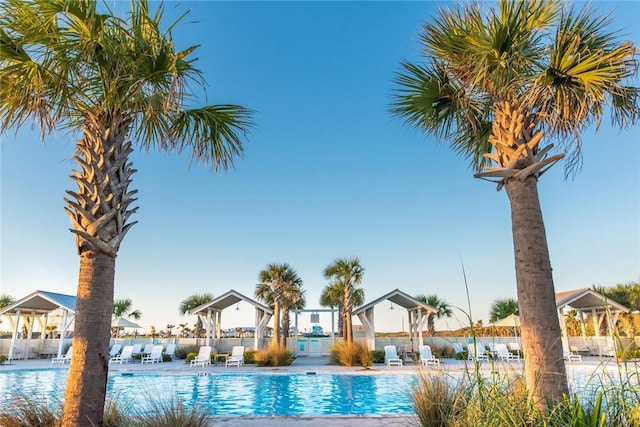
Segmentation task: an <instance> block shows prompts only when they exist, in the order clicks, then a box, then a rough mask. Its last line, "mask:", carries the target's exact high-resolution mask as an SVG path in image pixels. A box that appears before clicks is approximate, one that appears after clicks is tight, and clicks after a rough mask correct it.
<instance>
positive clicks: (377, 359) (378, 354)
mask: <svg viewBox="0 0 640 427" xmlns="http://www.w3.org/2000/svg"><path fill="white" fill-rule="evenodd" d="M369 354H370V359H371V361H372V362H373V363H384V350H372V351H370V352H369Z"/></svg>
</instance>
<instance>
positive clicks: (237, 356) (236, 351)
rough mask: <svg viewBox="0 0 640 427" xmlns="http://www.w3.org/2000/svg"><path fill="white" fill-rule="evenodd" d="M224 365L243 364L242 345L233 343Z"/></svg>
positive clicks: (238, 365)
mask: <svg viewBox="0 0 640 427" xmlns="http://www.w3.org/2000/svg"><path fill="white" fill-rule="evenodd" d="M224 365H225V366H237V367H240V366H242V365H244V346H241V345H235V346H233V348H232V349H231V356H229V357H227V361H226V362H225V364H224Z"/></svg>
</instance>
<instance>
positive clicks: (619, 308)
mask: <svg viewBox="0 0 640 427" xmlns="http://www.w3.org/2000/svg"><path fill="white" fill-rule="evenodd" d="M556 307H557V308H558V317H559V319H560V327H561V328H562V333H563V336H564V337H566V336H567V325H566V323H565V320H564V311H565V309H567V308H569V309H573V310H575V311H576V312H577V314H578V315H577V318H578V321H579V322H580V329H581V332H582V337H583V338H584V337H586V333H585V323H586V321H587V317H588V316H591V321H592V323H593V329H594V332H595V336H596V337H600V326H601V325H602V322H603V321H604V319H607V325H608V326H609V330H612V329H613V325H615V324H616V322H617V321H618V316H620V313H628V312H629V309H628V308H627V307H625V306H624V305H622V304H620V303H617V302H615V301H614V300H612V299H609V298H607V297H605V296H604V295H602V294H600V293H598V292H596V291H594V290H593V289H589V288H582V289H575V290H573V291H566V292H558V293H556ZM614 345H615V342H614Z"/></svg>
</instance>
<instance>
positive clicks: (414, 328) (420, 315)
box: [353, 289, 438, 351]
mask: <svg viewBox="0 0 640 427" xmlns="http://www.w3.org/2000/svg"><path fill="white" fill-rule="evenodd" d="M384 301H391V302H392V303H394V304H395V305H397V306H399V307H403V308H405V309H406V310H407V312H408V320H409V336H410V337H411V351H415V350H416V342H417V343H418V345H422V332H423V331H424V328H425V324H426V323H427V318H428V316H429V313H437V311H438V310H436V309H435V308H434V307H432V306H430V305H429V304H426V303H424V302H422V301H418V300H417V299H415V298H413V297H412V296H410V295H408V294H406V293H404V292H402V291H401V290H399V289H396V290H393V291H391V292H389V293H387V294H385V295H383V296H381V297H380V298H378V299H376V300H373V301H371V302H370V303H368V304H364V305H362V306H360V307H358V308H356V309H355V310H354V311H353V314H355V315H357V316H358V319H360V322H361V323H362V325H363V326H364V331H365V337H366V340H367V345H368V346H369V348H371V349H373V348H375V347H376V329H375V324H374V319H373V309H374V307H375V306H376V305H378V304H380V303H381V302H384Z"/></svg>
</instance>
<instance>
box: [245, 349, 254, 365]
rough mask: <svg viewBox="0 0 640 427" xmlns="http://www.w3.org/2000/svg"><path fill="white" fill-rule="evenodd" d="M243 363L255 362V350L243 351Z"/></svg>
mask: <svg viewBox="0 0 640 427" xmlns="http://www.w3.org/2000/svg"><path fill="white" fill-rule="evenodd" d="M244 363H245V364H247V363H248V364H253V363H256V351H255V350H247V351H245V352H244Z"/></svg>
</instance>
